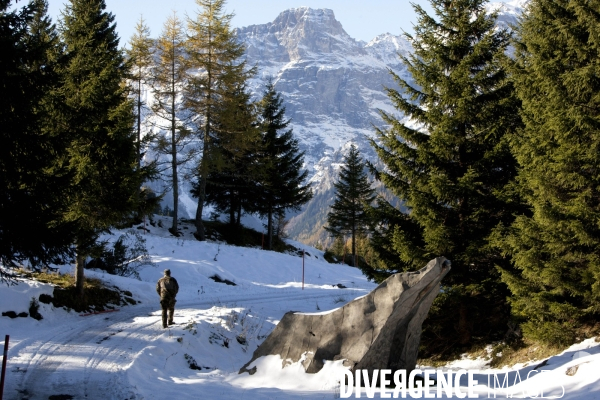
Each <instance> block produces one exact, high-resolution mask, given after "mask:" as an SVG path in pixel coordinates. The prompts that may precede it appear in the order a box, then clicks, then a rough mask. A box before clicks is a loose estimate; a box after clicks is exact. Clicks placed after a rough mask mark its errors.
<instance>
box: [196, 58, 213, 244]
mask: <svg viewBox="0 0 600 400" xmlns="http://www.w3.org/2000/svg"><path fill="white" fill-rule="evenodd" d="M210 57H211V55H210V50H209V59H210ZM207 72H208V82H207V90H208V92H207V94H206V107H207V109H210V106H211V104H210V103H211V101H212V96H211V90H212V77H211V70H210V68H208V71H207ZM210 118H211V114H210V111H207V112H206V122H205V123H204V148H203V149H202V160H201V161H200V185H199V187H198V208H197V209H196V239H198V240H200V241H205V240H206V231H205V230H204V224H202V211H203V210H204V200H205V199H206V182H207V179H208V170H209V165H208V162H209V160H208V157H209V154H210V151H209V148H208V146H209V144H210Z"/></svg>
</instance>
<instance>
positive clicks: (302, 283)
mask: <svg viewBox="0 0 600 400" xmlns="http://www.w3.org/2000/svg"><path fill="white" fill-rule="evenodd" d="M302 290H304V250H302Z"/></svg>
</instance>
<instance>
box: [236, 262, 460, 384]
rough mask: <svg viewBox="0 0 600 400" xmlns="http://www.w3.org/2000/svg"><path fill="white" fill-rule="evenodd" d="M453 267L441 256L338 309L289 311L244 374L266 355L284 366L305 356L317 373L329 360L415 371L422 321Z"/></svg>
mask: <svg viewBox="0 0 600 400" xmlns="http://www.w3.org/2000/svg"><path fill="white" fill-rule="evenodd" d="M449 270H450V262H449V261H448V260H447V259H446V258H444V257H438V258H436V259H434V260H431V261H430V262H429V263H428V264H427V265H426V266H425V267H424V268H423V269H421V270H419V271H416V272H407V273H400V274H395V275H392V276H391V277H389V278H388V279H386V280H385V281H384V282H383V283H381V284H380V285H379V286H378V287H377V288H375V289H374V290H373V291H372V292H371V293H369V294H368V295H366V296H363V297H360V298H357V299H355V300H353V301H351V302H350V303H348V304H346V305H345V306H343V307H341V308H338V309H336V310H333V311H330V312H325V313H315V314H305V313H295V312H293V311H292V312H288V313H286V314H285V315H284V316H283V318H282V319H281V321H280V322H279V324H278V325H277V327H276V328H275V330H274V331H273V332H272V333H271V334H270V335H269V337H267V339H266V340H265V341H264V342H263V343H262V344H261V345H260V346H259V348H258V349H256V351H255V352H254V355H253V357H252V359H251V360H250V361H249V362H248V363H247V364H246V365H244V366H243V367H242V368H241V369H240V373H243V372H249V373H254V372H255V371H256V369H255V367H254V368H249V367H250V365H251V364H252V363H253V362H254V361H255V360H256V359H258V358H259V357H263V356H267V355H279V356H280V357H281V358H282V368H283V367H284V366H285V365H286V362H287V361H288V360H290V361H291V362H298V361H299V360H301V359H303V361H302V363H303V366H304V369H305V370H306V372H308V373H316V372H319V371H320V370H321V368H323V365H324V361H325V360H333V361H335V360H342V359H343V360H345V361H344V365H345V366H348V367H350V368H351V370H353V371H354V370H356V369H366V370H369V371H372V370H374V369H391V370H399V369H405V370H407V371H411V370H413V369H414V368H415V365H416V362H417V353H418V349H419V341H420V337H421V325H422V323H423V321H424V320H425V318H426V317H427V313H428V312H429V308H430V307H431V304H432V303H433V300H434V299H435V297H436V296H437V294H438V293H439V291H440V281H441V280H442V278H443V277H444V276H445V275H446V274H447V273H448V271H449Z"/></svg>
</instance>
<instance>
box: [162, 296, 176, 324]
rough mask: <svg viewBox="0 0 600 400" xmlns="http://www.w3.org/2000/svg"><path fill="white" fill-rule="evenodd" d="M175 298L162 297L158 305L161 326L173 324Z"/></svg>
mask: <svg viewBox="0 0 600 400" xmlns="http://www.w3.org/2000/svg"><path fill="white" fill-rule="evenodd" d="M176 302H177V301H176V300H175V299H162V300H161V301H160V306H161V308H162V324H163V328H166V327H167V326H169V325H172V324H173V314H175V303H176Z"/></svg>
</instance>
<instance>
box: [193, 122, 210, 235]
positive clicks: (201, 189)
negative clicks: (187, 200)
mask: <svg viewBox="0 0 600 400" xmlns="http://www.w3.org/2000/svg"><path fill="white" fill-rule="evenodd" d="M205 129H208V124H207V125H206V128H205ZM204 135H205V138H204V149H203V151H202V161H200V184H199V185H198V208H197V209H196V221H195V222H196V239H198V240H200V241H204V240H206V232H205V230H204V224H202V210H204V199H206V181H207V176H206V175H207V174H208V154H209V152H208V139H207V138H206V136H208V133H206V131H205V133H204Z"/></svg>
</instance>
